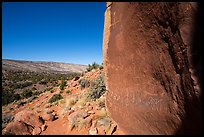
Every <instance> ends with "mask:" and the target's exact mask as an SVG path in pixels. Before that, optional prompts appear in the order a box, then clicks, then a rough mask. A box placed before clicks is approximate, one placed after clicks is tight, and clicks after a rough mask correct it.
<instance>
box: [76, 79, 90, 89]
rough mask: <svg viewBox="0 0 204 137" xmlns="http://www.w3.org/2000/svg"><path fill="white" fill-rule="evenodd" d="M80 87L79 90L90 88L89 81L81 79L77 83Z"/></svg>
mask: <svg viewBox="0 0 204 137" xmlns="http://www.w3.org/2000/svg"><path fill="white" fill-rule="evenodd" d="M78 83H79V85H80V87H81V90H82V89H84V88H85V87H89V86H90V81H89V80H86V79H84V78H81V79H80V80H79V81H78Z"/></svg>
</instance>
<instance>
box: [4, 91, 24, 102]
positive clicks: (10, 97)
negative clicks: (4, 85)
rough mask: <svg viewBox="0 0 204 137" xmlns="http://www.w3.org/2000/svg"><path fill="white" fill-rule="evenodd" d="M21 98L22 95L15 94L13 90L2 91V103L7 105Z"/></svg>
mask: <svg viewBox="0 0 204 137" xmlns="http://www.w3.org/2000/svg"><path fill="white" fill-rule="evenodd" d="M20 99H21V96H20V95H19V94H14V93H12V92H11V91H6V92H2V105H6V104H9V103H12V102H13V101H15V100H17V101H18V100H20Z"/></svg>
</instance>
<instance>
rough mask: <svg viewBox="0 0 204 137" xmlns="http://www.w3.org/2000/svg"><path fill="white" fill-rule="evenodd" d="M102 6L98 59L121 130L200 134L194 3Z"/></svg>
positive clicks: (110, 110)
mask: <svg viewBox="0 0 204 137" xmlns="http://www.w3.org/2000/svg"><path fill="white" fill-rule="evenodd" d="M106 6H107V8H106V12H105V24H104V40H103V64H104V70H105V76H106V87H107V90H108V92H107V98H106V104H107V108H108V112H109V113H110V115H111V117H112V118H113V119H114V120H115V121H116V122H117V123H118V125H119V126H120V127H121V128H122V129H123V130H124V131H125V133H126V134H201V110H202V109H201V87H200V83H199V81H200V80H199V77H198V76H200V75H201V66H200V64H201V58H200V56H197V53H200V52H199V48H200V47H199V46H200V45H201V44H200V43H199V42H197V43H196V42H195V40H194V39H195V37H196V36H197V35H198V36H199V35H200V34H201V33H199V32H198V30H199V29H197V28H195V27H194V26H196V27H197V25H199V24H196V23H197V22H196V20H197V18H196V16H195V15H196V14H198V12H199V7H198V5H197V4H196V3H179V2H178V3H164V2H162V3H157V2H154V3H143V2H141V3H137V2H124V3H120V2H107V4H106ZM194 35H195V36H194ZM199 38H201V37H196V39H197V40H196V41H199V40H201V39H199ZM199 44H200V45H199Z"/></svg>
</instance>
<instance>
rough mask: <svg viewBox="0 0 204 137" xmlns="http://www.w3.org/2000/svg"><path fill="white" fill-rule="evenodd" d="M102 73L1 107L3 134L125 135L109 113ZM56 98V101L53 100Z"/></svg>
mask: <svg viewBox="0 0 204 137" xmlns="http://www.w3.org/2000/svg"><path fill="white" fill-rule="evenodd" d="M103 75H104V74H103V70H100V69H96V70H92V71H90V72H87V73H83V74H82V75H81V76H80V77H75V78H73V79H72V80H67V81H66V84H65V86H64V87H63V89H61V88H60V85H61V84H62V83H63V81H61V80H59V81H58V83H59V84H60V85H58V86H55V87H53V88H52V89H50V90H49V91H45V92H44V93H42V94H40V95H37V96H32V97H30V98H27V99H22V100H19V101H15V102H13V103H10V104H8V105H5V106H2V133H3V134H4V135H9V134H12V135H13V134H15V135H71V134H74V135H76V134H83V135H98V134H99V135H104V134H110V135H111V134H123V132H122V131H121V130H120V128H119V126H118V125H117V124H116V123H115V122H114V121H113V120H112V118H111V117H109V115H108V114H107V112H106V105H105V98H106V90H105V85H104V81H103ZM53 97H55V99H53Z"/></svg>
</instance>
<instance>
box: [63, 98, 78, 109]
mask: <svg viewBox="0 0 204 137" xmlns="http://www.w3.org/2000/svg"><path fill="white" fill-rule="evenodd" d="M78 100H79V97H78V96H77V95H74V96H72V97H71V98H68V99H66V106H67V107H69V108H71V107H72V106H74V105H75V104H76V103H77V101H78Z"/></svg>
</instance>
